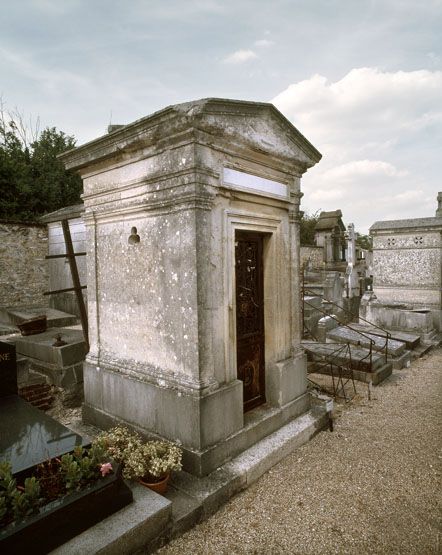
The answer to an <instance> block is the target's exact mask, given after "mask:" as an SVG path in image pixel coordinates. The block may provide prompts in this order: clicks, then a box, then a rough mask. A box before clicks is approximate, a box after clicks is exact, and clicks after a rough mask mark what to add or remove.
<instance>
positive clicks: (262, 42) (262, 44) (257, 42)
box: [254, 39, 275, 48]
mask: <svg viewBox="0 0 442 555" xmlns="http://www.w3.org/2000/svg"><path fill="white" fill-rule="evenodd" d="M254 44H255V46H259V47H264V48H266V47H267V46H273V45H274V44H275V43H274V42H273V41H272V40H268V39H260V40H255V42H254Z"/></svg>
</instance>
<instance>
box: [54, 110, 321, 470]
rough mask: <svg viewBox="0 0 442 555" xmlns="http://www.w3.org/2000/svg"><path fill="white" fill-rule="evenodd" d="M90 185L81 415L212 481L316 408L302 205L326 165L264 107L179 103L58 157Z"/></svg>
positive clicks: (86, 193) (86, 186) (275, 113)
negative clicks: (154, 440) (180, 457)
mask: <svg viewBox="0 0 442 555" xmlns="http://www.w3.org/2000/svg"><path fill="white" fill-rule="evenodd" d="M61 158H62V160H63V162H64V164H65V165H66V167H67V168H69V169H74V170H76V171H78V172H79V173H80V174H81V176H82V178H83V183H84V195H83V199H84V207H85V211H84V222H85V226H86V249H87V272H88V279H87V284H88V313H89V337H90V345H91V347H90V352H89V354H88V355H87V358H86V362H85V366H84V382H85V404H84V417H85V419H86V420H87V421H89V422H92V423H95V424H97V425H99V426H101V427H106V426H109V425H111V424H113V423H115V422H123V423H127V424H129V425H130V426H132V427H133V428H135V429H138V430H139V431H141V432H143V433H144V434H145V435H150V436H152V435H153V436H160V437H165V438H169V439H171V440H174V441H178V442H179V443H181V444H182V447H183V449H184V464H185V468H187V470H189V471H190V472H192V473H194V474H196V475H205V474H207V473H209V472H211V471H212V470H213V469H215V468H217V467H218V466H219V465H220V464H222V463H223V462H224V461H225V460H227V459H229V458H230V457H232V456H235V455H236V454H238V453H240V452H241V451H243V450H244V449H246V448H248V447H250V446H251V445H253V444H254V443H255V442H256V441H258V440H259V439H261V438H263V437H265V436H267V435H268V434H270V433H271V432H273V431H274V430H277V429H278V428H280V427H281V426H282V425H284V424H285V423H287V422H288V421H290V420H291V419H293V418H295V417H297V416H298V415H300V414H302V413H304V412H305V411H306V410H308V409H309V395H308V394H307V392H306V385H307V379H306V359H305V354H304V352H303V349H302V348H301V345H300V341H301V332H302V328H301V321H300V318H301V308H300V282H299V281H300V268H299V202H300V199H301V193H300V179H301V176H302V174H303V173H304V172H305V171H306V170H307V169H308V168H310V167H312V166H313V165H314V164H316V163H317V162H318V161H319V160H320V158H321V155H320V153H319V152H318V151H317V150H316V149H315V148H314V147H313V146H312V144H311V143H309V141H308V140H307V139H306V138H305V137H303V135H302V134H301V133H300V132H299V131H298V130H297V129H296V128H295V127H293V125H292V124H291V123H290V122H289V121H288V120H287V119H285V117H284V116H283V115H282V114H281V113H280V112H279V111H278V110H276V108H275V107H274V106H273V105H271V104H262V103H255V102H242V101H234V100H221V99H206V100H200V101H196V102H189V103H185V104H179V105H176V106H170V107H168V108H165V109H164V110H161V111H159V112H156V113H154V114H153V115H151V116H148V117H145V118H143V119H140V120H138V121H135V122H134V123H132V124H130V125H126V126H124V127H121V128H119V129H117V130H116V131H113V132H111V133H109V134H108V135H106V136H103V137H100V138H98V139H96V140H94V141H92V142H89V143H87V144H85V145H83V146H80V147H79V148H76V149H74V150H72V151H69V152H67V153H65V154H63V155H62V156H61Z"/></svg>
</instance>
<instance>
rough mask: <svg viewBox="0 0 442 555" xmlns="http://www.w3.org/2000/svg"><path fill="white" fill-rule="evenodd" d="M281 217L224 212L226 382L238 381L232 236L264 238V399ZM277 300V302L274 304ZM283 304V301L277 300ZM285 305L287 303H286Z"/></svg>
mask: <svg viewBox="0 0 442 555" xmlns="http://www.w3.org/2000/svg"><path fill="white" fill-rule="evenodd" d="M282 225H283V218H282V217H281V218H278V217H275V216H270V215H269V216H264V215H262V214H256V213H253V212H248V211H238V210H225V212H224V237H225V241H224V276H223V277H224V291H225V292H226V294H227V299H226V300H227V302H226V303H225V307H226V317H225V330H224V331H225V335H224V337H225V338H226V341H225V347H224V348H225V360H226V382H227V383H228V382H231V381H232V380H236V379H237V360H236V351H237V343H236V288H235V234H236V231H248V232H255V233H260V234H263V235H264V238H263V243H264V245H263V267H264V330H265V338H264V343H265V346H264V351H265V383H266V398H267V399H269V398H272V397H273V395H268V394H267V393H268V391H267V390H268V387H269V384H271V383H272V380H270V379H267V378H268V372H269V370H270V368H271V366H272V365H273V364H274V363H275V362H276V361H277V354H276V349H275V340H276V338H275V337H274V336H273V333H272V330H274V329H276V328H277V326H276V325H275V324H276V319H277V314H275V310H274V305H275V304H276V303H277V302H278V299H277V298H275V296H276V297H277V296H278V295H281V294H282V292H281V289H280V288H279V287H278V286H277V279H278V276H277V271H276V267H277V252H281V251H282V230H281V227H282ZM274 301H276V303H275V302H274ZM279 301H283V299H279ZM286 302H287V301H286Z"/></svg>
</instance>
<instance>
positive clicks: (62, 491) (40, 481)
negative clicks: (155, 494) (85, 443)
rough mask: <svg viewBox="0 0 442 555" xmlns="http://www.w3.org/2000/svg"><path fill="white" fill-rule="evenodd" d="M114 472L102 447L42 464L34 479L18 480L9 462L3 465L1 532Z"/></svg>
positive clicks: (0, 469)
mask: <svg viewBox="0 0 442 555" xmlns="http://www.w3.org/2000/svg"><path fill="white" fill-rule="evenodd" d="M111 472H113V468H112V464H111V463H110V462H109V457H108V454H107V452H106V451H105V450H104V449H103V448H102V447H101V446H100V445H99V444H96V445H92V446H91V447H90V448H89V449H83V447H81V446H78V447H75V449H74V451H73V452H72V453H67V454H65V455H63V456H61V457H60V458H55V459H51V460H48V461H46V462H44V463H42V464H39V465H38V466H37V467H36V468H35V469H34V471H33V474H32V475H31V476H28V477H27V478H25V479H24V481H23V479H22V480H17V479H16V478H15V477H14V476H13V475H12V469H11V465H10V463H9V462H8V461H1V462H0V528H2V527H4V526H7V525H8V524H10V523H12V522H20V521H22V520H24V519H26V518H27V517H29V516H31V515H33V514H36V513H38V512H39V509H40V507H42V506H44V505H46V504H48V503H50V502H51V501H54V500H55V499H58V498H60V497H64V496H65V495H68V494H70V493H73V492H75V491H80V490H82V489H84V488H87V487H88V486H90V485H91V484H93V483H95V482H97V481H98V480H100V479H101V478H103V477H104V476H106V475H107V474H109V473H111Z"/></svg>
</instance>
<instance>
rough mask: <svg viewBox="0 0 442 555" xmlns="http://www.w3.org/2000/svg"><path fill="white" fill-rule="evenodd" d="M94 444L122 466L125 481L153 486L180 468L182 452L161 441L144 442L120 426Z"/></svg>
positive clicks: (135, 434) (103, 435)
mask: <svg viewBox="0 0 442 555" xmlns="http://www.w3.org/2000/svg"><path fill="white" fill-rule="evenodd" d="M96 441H97V442H98V443H99V444H100V445H101V446H103V447H104V448H105V449H106V450H107V452H108V453H109V455H110V456H111V457H112V458H113V459H115V460H116V461H117V462H119V463H121V464H122V466H123V476H124V477H125V478H127V479H139V480H143V481H144V482H148V483H155V482H159V481H161V480H162V479H163V478H164V477H165V476H167V475H168V474H169V473H170V472H171V471H172V470H181V468H182V465H181V458H182V450H181V449H180V448H179V447H178V446H177V445H175V444H174V443H171V442H170V441H164V440H154V441H144V440H143V439H142V437H141V436H140V435H139V434H137V433H134V432H131V431H129V430H128V429H127V428H125V427H124V426H117V427H116V428H112V429H111V430H109V431H107V432H103V433H102V434H100V435H99V436H98V438H97V440H96Z"/></svg>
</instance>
